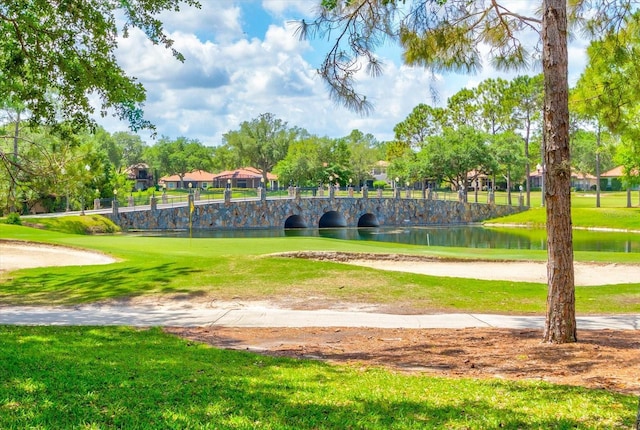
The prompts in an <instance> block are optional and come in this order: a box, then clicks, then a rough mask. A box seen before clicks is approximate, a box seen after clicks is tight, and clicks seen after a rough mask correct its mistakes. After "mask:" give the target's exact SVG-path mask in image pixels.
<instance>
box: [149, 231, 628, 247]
mask: <svg viewBox="0 0 640 430" xmlns="http://www.w3.org/2000/svg"><path fill="white" fill-rule="evenodd" d="M137 234H139V235H145V236H156V235H161V236H175V237H189V232H188V231H178V232H164V231H163V232H157V231H156V232H139V233H137ZM191 236H192V237H194V238H250V237H265V238H266V237H285V236H316V237H329V238H334V239H344V240H369V241H380V242H396V243H406V244H412V245H422V246H451V247H463V248H497V249H538V250H544V249H546V248H547V242H546V231H545V230H542V229H528V228H504V227H501V228H487V227H482V226H455V227H451V226H447V227H375V228H323V229H313V228H307V229H286V230H285V229H269V230H257V229H256V230H193V232H192V233H191ZM573 245H574V250H575V251H599V252H625V253H640V233H621V232H601V231H585V230H574V232H573Z"/></svg>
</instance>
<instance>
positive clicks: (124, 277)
mask: <svg viewBox="0 0 640 430" xmlns="http://www.w3.org/2000/svg"><path fill="white" fill-rule="evenodd" d="M2 227H7V229H4V230H3V229H2ZM26 231H28V232H32V233H33V234H32V235H30V236H29V235H28V234H27V233H26ZM0 232H3V235H2V237H5V238H6V237H16V238H31V239H34V240H47V241H49V242H55V243H59V244H64V245H68V246H75V247H87V248H93V249H98V250H100V251H103V252H107V253H110V254H112V255H115V256H117V257H119V258H121V259H122V261H120V262H118V263H114V264H109V265H95V266H69V267H47V268H36V269H29V270H21V271H15V272H11V273H9V274H0V277H1V278H0V279H2V281H3V282H1V283H0V302H2V303H5V304H7V303H11V304H38V305H51V304H54V305H71V304H76V303H87V302H95V301H100V300H106V299H115V298H120V299H122V298H131V297H136V296H141V295H147V294H187V295H189V294H190V295H194V296H195V295H199V296H203V295H206V296H211V297H215V298H217V299H219V300H230V299H238V298H240V299H243V300H273V299H276V300H277V298H278V297H287V298H288V299H291V300H294V301H295V300H298V301H307V300H308V298H309V297H314V298H315V299H314V300H318V301H322V300H329V301H341V302H352V303H377V304H382V305H391V306H397V307H403V308H405V311H406V312H415V311H417V310H419V311H421V312H429V311H455V312H458V311H469V312H480V311H481V312H489V313H491V312H494V313H525V314H527V313H529V314H530V313H536V314H541V313H543V312H544V311H545V306H546V294H547V290H546V285H544V284H542V283H539V284H536V283H527V282H511V281H483V280H474V279H464V278H449V277H435V276H427V275H419V274H411V273H402V272H389V271H381V270H373V269H369V268H364V267H357V266H352V265H348V264H340V263H335V262H326V261H310V260H302V259H291V258H282V257H276V256H265V255H268V254H269V253H274V252H285V251H299V250H325V251H326V250H333V251H349V252H367V253H376V252H378V253H412V254H418V255H432V256H435V257H440V258H461V257H464V258H483V259H491V258H493V259H504V258H505V257H507V256H510V257H512V258H513V259H536V260H539V261H543V260H544V257H545V252H544V251H529V250H487V249H455V248H439V249H434V248H428V250H427V248H425V247H419V246H411V245H401V244H392V243H381V242H349V241H341V240H334V239H327V238H313V237H290V238H286V237H285V238H268V239H261V238H257V239H193V240H190V239H188V238H187V239H185V238H158V237H152V238H149V237H132V236H102V237H99V238H96V237H89V236H77V235H65V234H60V233H55V232H42V231H39V230H33V229H28V228H24V227H16V226H0ZM7 232H8V233H7ZM508 252H509V253H510V254H509V253H508ZM593 254H607V253H593ZM624 256H625V254H620V253H618V258H622V257H624ZM527 257H528V258H527ZM576 296H577V299H578V300H577V311H578V312H579V313H583V314H593V313H637V312H640V280H639V283H635V284H623V285H613V286H601V287H577V288H576Z"/></svg>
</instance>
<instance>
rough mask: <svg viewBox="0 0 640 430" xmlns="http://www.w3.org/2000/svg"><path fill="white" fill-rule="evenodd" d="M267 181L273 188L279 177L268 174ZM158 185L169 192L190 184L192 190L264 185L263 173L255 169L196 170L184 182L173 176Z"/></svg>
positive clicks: (161, 180)
mask: <svg viewBox="0 0 640 430" xmlns="http://www.w3.org/2000/svg"><path fill="white" fill-rule="evenodd" d="M267 181H268V183H269V187H270V188H273V187H274V186H276V184H277V182H278V176H276V175H274V174H272V173H267ZM158 183H159V184H160V186H162V187H164V188H166V189H168V190H176V189H188V188H189V184H191V187H192V188H227V187H231V188H259V187H260V186H261V184H262V172H260V170H258V169H256V168H254V167H244V168H241V169H235V170H225V171H223V172H220V173H211V172H207V171H204V170H194V171H193V172H189V173H187V174H185V176H184V178H183V179H182V180H181V179H180V177H179V176H178V175H171V176H164V177H162V178H160V180H159V181H158Z"/></svg>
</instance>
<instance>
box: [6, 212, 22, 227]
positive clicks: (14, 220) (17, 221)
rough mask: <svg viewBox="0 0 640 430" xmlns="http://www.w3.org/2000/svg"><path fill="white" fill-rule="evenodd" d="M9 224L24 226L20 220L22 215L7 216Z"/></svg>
mask: <svg viewBox="0 0 640 430" xmlns="http://www.w3.org/2000/svg"><path fill="white" fill-rule="evenodd" d="M7 224H13V225H22V221H21V220H20V214H19V213H18V212H11V213H10V214H9V215H8V216H7Z"/></svg>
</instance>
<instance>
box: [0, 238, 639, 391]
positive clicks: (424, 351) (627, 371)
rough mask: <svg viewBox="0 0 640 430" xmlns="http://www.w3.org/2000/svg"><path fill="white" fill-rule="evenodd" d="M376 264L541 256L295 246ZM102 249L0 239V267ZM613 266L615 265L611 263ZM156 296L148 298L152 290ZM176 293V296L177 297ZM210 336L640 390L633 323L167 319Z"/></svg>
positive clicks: (601, 277)
mask: <svg viewBox="0 0 640 430" xmlns="http://www.w3.org/2000/svg"><path fill="white" fill-rule="evenodd" d="M287 256H290V257H302V258H316V259H331V260H336V261H343V262H349V263H352V264H360V265H366V266H368V267H374V268H378V269H384V270H404V271H411V272H416V273H428V274H433V275H438V276H457V277H473V278H480V279H514V280H522V281H533V282H544V276H545V270H546V269H545V265H544V264H543V263H530V262H525V263H506V262H500V263H489V262H465V263H458V262H451V261H448V262H447V261H439V260H433V259H431V260H429V259H415V258H414V259H408V258H406V257H403V256H397V255H396V256H394V255H387V256H380V255H375V256H372V255H369V256H362V255H357V256H356V255H353V254H337V253H323V254H318V253H296V254H287ZM114 261H115V260H114V259H113V258H111V257H108V256H105V255H102V254H99V253H93V252H85V251H80V250H75V249H69V248H64V247H59V246H47V245H39V244H28V243H21V242H8V241H0V271H7V270H15V269H18V268H27V267H40V266H67V265H80V264H109V263H111V262H114ZM614 269H615V270H614ZM638 279H640V265H615V266H614V265H595V264H577V265H576V280H577V283H579V284H581V285H604V284H608V283H624V282H638ZM156 300H157V298H156ZM183 300H184V299H183ZM166 330H167V331H168V332H170V333H173V334H176V335H179V336H183V337H186V338H190V339H194V340H197V341H201V342H206V343H209V344H211V345H214V346H217V347H221V348H229V349H242V350H249V351H254V352H257V353H261V354H269V355H276V356H289V357H295V358H306V359H317V360H326V361H331V362H340V363H347V364H350V365H357V366H384V367H388V368H391V369H393V370H395V371H401V372H410V373H426V374H433V375H439V376H445V377H472V378H499V379H512V380H544V381H548V382H553V383H559V384H568V385H578V386H584V387H589V388H597V389H606V390H610V391H616V392H622V393H627V394H635V395H638V394H640V378H639V377H638V369H640V336H638V331H637V330H629V331H613V330H590V331H580V332H579V333H578V336H579V342H578V343H574V344H566V345H548V344H543V343H541V342H540V340H541V339H542V333H541V332H540V331H538V330H506V329H478V328H468V329H448V330H447V329H421V330H416V329H373V328H322V327H318V328H277V329H275V328H233V327H192V328H184V327H167V328H166Z"/></svg>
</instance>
